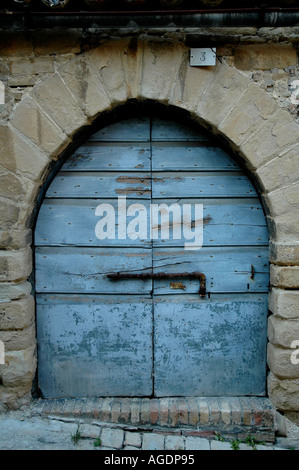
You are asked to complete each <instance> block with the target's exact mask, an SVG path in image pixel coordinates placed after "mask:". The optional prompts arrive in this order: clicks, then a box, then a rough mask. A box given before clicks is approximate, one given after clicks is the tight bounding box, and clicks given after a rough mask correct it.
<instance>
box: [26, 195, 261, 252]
mask: <svg viewBox="0 0 299 470" xmlns="http://www.w3.org/2000/svg"><path fill="white" fill-rule="evenodd" d="M150 203H152V204H157V205H158V206H159V205H160V204H161V200H152V201H150V200H142V199H135V200H134V199H130V200H128V201H127V203H126V207H127V211H128V210H129V211H130V210H131V209H130V207H132V205H135V204H142V206H143V208H144V212H146V220H147V224H146V230H147V237H145V238H141V237H140V236H139V237H138V238H137V239H132V237H130V236H128V235H127V237H126V239H125V240H123V239H120V237H119V232H118V228H119V225H118V224H119V218H118V215H119V214H118V200H117V199H46V200H45V201H44V203H43V205H42V207H41V209H40V212H39V215H38V219H37V224H36V229H35V245H36V246H47V245H50V246H67V245H77V246H146V245H149V246H150V245H151V242H152V241H151V237H150V229H149V227H150ZM163 203H164V204H166V205H167V207H168V208H169V238H165V237H164V238H162V237H161V229H162V220H161V216H160V217H159V218H158V226H157V228H158V239H157V240H153V244H154V245H155V246H184V244H185V243H186V242H188V240H187V238H186V233H185V230H184V229H183V223H182V220H183V219H182V215H183V212H184V209H183V204H188V205H189V204H190V205H191V208H192V212H191V224H188V227H189V228H190V226H191V231H192V232H194V227H195V223H196V222H195V213H194V212H195V211H194V208H195V205H196V204H202V205H203V215H204V219H203V239H204V246H219V245H220V246H227V245H241V246H245V245H246V246H247V245H267V244H268V231H267V226H266V221H265V217H264V213H263V210H262V207H261V204H260V202H259V200H258V199H249V198H248V199H223V200H221V201H220V200H219V199H205V200H202V199H176V200H173V199H166V200H165V201H163ZM101 204H109V205H111V206H112V207H113V209H114V211H115V237H116V238H115V240H112V239H108V238H106V239H104V240H100V239H99V238H97V237H96V234H95V227H96V224H97V222H98V221H100V220H102V217H97V216H96V215H95V213H96V208H97V207H98V206H100V205H101ZM172 204H178V205H179V206H180V214H181V216H180V217H179V219H178V220H176V219H174V218H173V212H172V210H171V209H172ZM175 207H176V206H175ZM141 208H142V207H141ZM141 208H140V209H138V211H137V212H136V213H135V212H134V211H133V214H134V215H132V216H128V215H127V218H126V219H127V220H126V226H128V225H129V224H131V223H132V221H133V220H134V219H135V218H136V217H139V215H140V214H142V211H141ZM139 210H140V212H139ZM104 217H105V215H104ZM113 220H114V219H113ZM165 220H166V222H165V225H164V228H165V226H166V227H167V225H168V224H167V218H166V219H165ZM174 223H176V228H177V227H178V226H180V227H181V230H180V233H181V238H180V239H178V240H177V239H174V238H173V227H174ZM197 223H198V222H197ZM153 228H155V226H154V224H153ZM135 230H136V231H137V232H138V231H139V230H140V228H139V226H138V225H137V226H136V227H135ZM188 237H189V235H188Z"/></svg>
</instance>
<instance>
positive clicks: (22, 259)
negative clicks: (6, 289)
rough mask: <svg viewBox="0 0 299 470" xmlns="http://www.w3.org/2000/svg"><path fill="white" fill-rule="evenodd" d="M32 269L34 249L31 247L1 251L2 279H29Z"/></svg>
mask: <svg viewBox="0 0 299 470" xmlns="http://www.w3.org/2000/svg"><path fill="white" fill-rule="evenodd" d="M31 271H32V251H31V249H30V248H29V247H27V248H23V249H21V250H14V251H6V250H2V251H0V281H20V280H24V279H27V278H28V277H29V275H30V274H31Z"/></svg>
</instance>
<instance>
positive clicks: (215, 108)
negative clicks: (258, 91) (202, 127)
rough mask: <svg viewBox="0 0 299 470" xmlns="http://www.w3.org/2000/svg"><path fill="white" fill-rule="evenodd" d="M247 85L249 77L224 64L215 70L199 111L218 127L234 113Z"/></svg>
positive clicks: (200, 103)
mask: <svg viewBox="0 0 299 470" xmlns="http://www.w3.org/2000/svg"><path fill="white" fill-rule="evenodd" d="M224 86H225V93H224V88H223V87H224ZM247 87H248V78H247V77H245V76H244V75H242V74H240V73H239V72H237V71H236V70H235V69H234V68H233V67H229V66H227V65H225V64H222V65H221V66H220V67H218V68H216V70H215V71H214V73H213V77H212V80H211V81H210V86H209V87H208V88H207V90H206V91H205V93H204V95H203V97H202V99H201V100H200V101H199V102H198V107H197V113H198V114H199V115H200V116H201V118H203V119H204V120H205V121H207V122H208V123H210V124H212V125H213V126H215V127H217V128H218V127H219V125H220V124H221V123H222V121H223V120H224V119H225V118H226V116H227V115H228V114H229V113H230V111H232V110H233V111H232V112H233V113H234V107H235V105H236V103H237V102H238V101H239V99H240V97H241V96H242V94H243V93H244V90H245V89H246V88H247ZM213 103H214V105H213Z"/></svg>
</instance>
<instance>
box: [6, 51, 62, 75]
mask: <svg viewBox="0 0 299 470" xmlns="http://www.w3.org/2000/svg"><path fill="white" fill-rule="evenodd" d="M10 72H11V73H12V74H13V75H15V74H20V75H22V74H23V75H29V76H32V75H36V74H40V73H53V72H54V60H53V57H52V56H47V57H34V58H30V59H29V58H20V57H18V58H14V59H12V60H11V62H10Z"/></svg>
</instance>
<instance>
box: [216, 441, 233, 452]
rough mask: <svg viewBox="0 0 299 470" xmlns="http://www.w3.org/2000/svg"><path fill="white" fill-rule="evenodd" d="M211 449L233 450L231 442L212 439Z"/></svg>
mask: <svg viewBox="0 0 299 470" xmlns="http://www.w3.org/2000/svg"><path fill="white" fill-rule="evenodd" d="M211 450H233V449H232V447H231V444H230V442H222V441H211Z"/></svg>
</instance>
